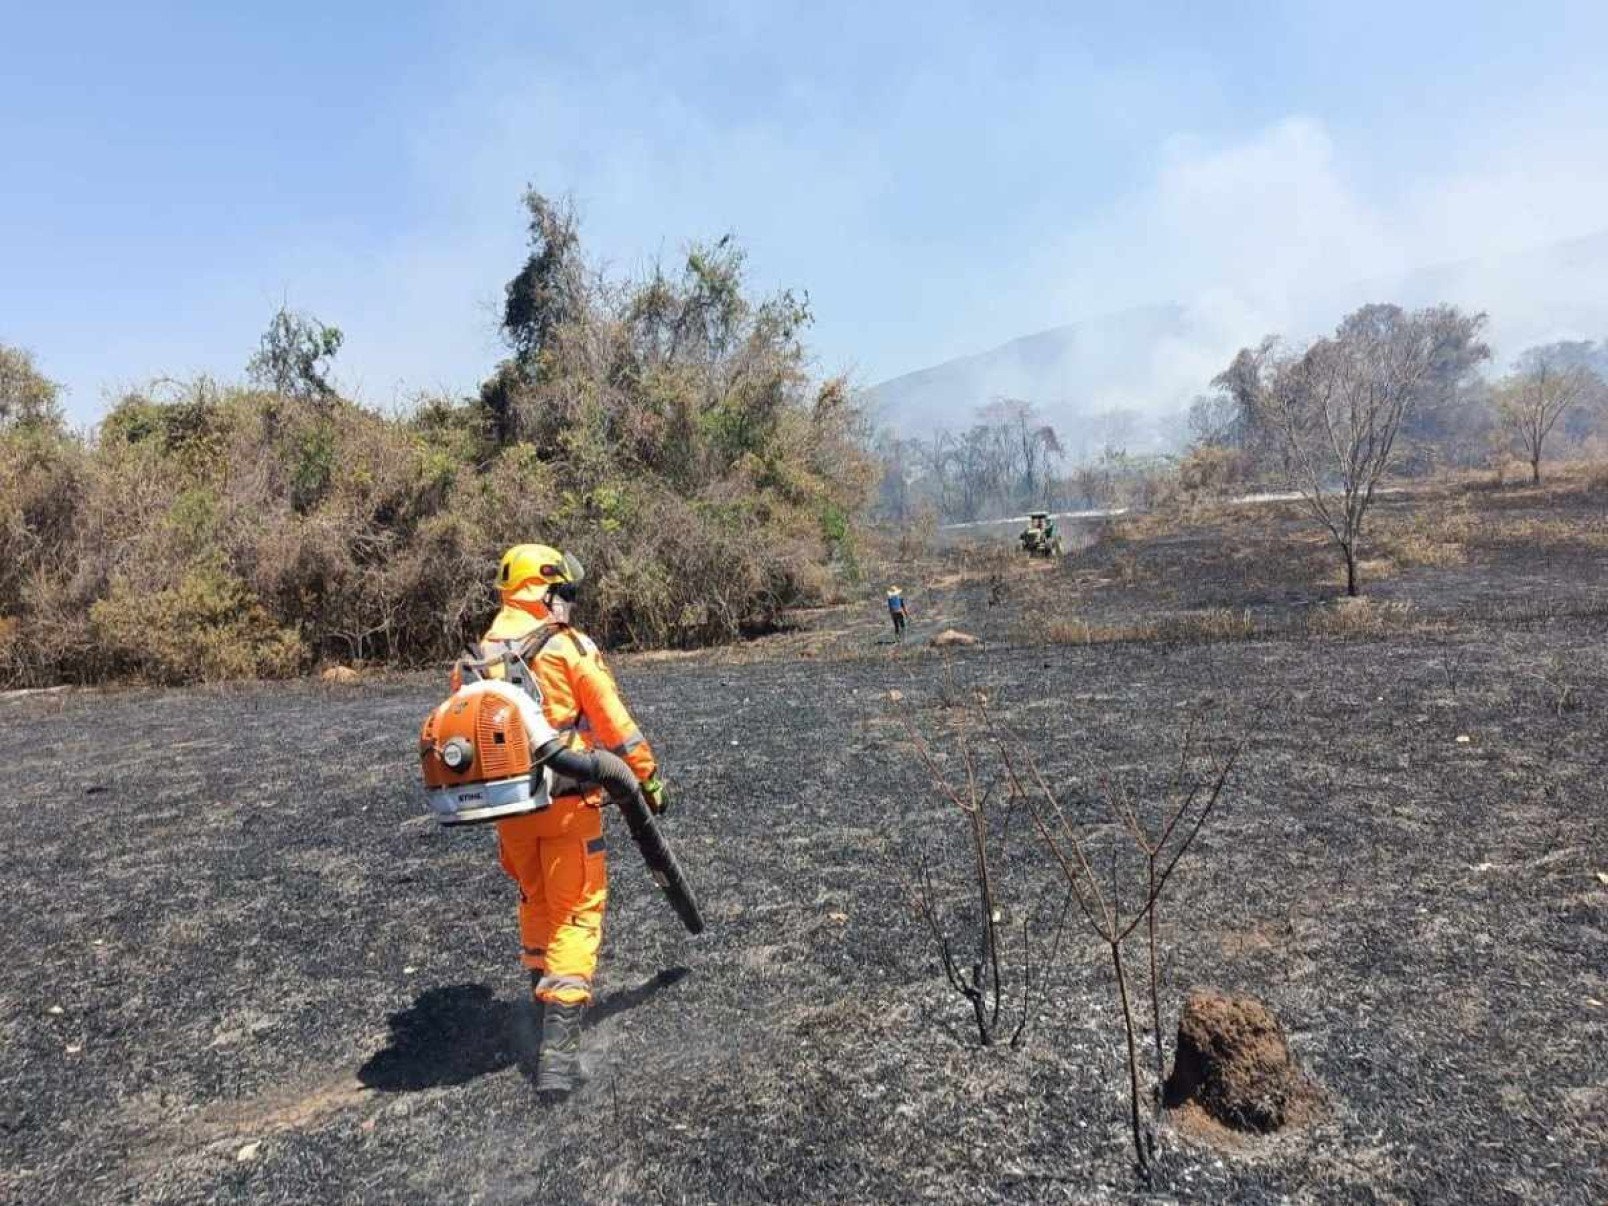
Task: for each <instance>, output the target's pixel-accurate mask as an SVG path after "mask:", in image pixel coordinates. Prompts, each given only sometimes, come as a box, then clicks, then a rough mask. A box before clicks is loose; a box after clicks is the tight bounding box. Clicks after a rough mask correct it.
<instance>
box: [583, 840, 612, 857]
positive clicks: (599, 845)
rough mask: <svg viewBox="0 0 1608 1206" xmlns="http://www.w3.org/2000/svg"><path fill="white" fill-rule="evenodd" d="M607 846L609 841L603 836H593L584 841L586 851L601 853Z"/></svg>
mask: <svg viewBox="0 0 1608 1206" xmlns="http://www.w3.org/2000/svg"><path fill="white" fill-rule="evenodd" d="M608 848H609V841H608V839H607V838H605V837H595V838H593V839H592V840H591V841H589V842H587V843H586V853H588V854H602V853H603V852H604V851H605V850H607V849H608Z"/></svg>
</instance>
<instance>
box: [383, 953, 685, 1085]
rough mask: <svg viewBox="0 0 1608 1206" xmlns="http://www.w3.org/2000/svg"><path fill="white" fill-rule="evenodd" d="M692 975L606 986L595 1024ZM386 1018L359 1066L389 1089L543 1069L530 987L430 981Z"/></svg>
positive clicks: (678, 972)
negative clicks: (386, 1033)
mask: <svg viewBox="0 0 1608 1206" xmlns="http://www.w3.org/2000/svg"><path fill="white" fill-rule="evenodd" d="M686 975H687V969H686V968H685V967H672V968H669V969H667V970H665V971H662V972H659V973H658V974H657V975H655V976H653V977H652V978H651V979H648V980H645V981H643V982H642V983H641V984H638V985H636V986H635V987H634V988H622V989H618V990H616V991H615V992H611V993H606V994H605V995H603V996H602V997H601V998H600V999H599V1000H598V1002H597V1003H596V1005H594V1006H593V1008H592V1009H591V1010H590V1011H589V1012H588V1016H587V1025H588V1027H591V1026H596V1025H598V1024H599V1023H601V1022H605V1021H607V1020H608V1019H609V1018H611V1017H613V1016H614V1015H616V1014H619V1013H624V1012H626V1011H627V1010H631V1009H635V1008H636V1007H637V1006H638V1005H641V1004H643V1003H644V1002H646V1001H647V1000H649V999H650V998H651V997H653V995H654V994H655V993H658V992H659V991H661V990H662V989H665V988H669V987H670V986H671V985H673V984H675V983H676V982H677V981H679V980H681V979H682V978H683V977H684V976H686ZM386 1021H387V1024H388V1025H389V1026H390V1028H391V1037H390V1041H389V1042H387V1043H386V1045H385V1046H384V1047H382V1048H381V1049H380V1050H379V1051H376V1052H375V1053H374V1054H373V1055H371V1056H370V1057H369V1058H368V1060H367V1061H366V1062H365V1063H364V1064H363V1066H362V1067H361V1068H359V1069H358V1070H357V1079H358V1080H359V1081H360V1082H361V1083H362V1084H364V1085H367V1086H368V1087H369V1088H371V1089H377V1090H379V1091H380V1092H382V1093H416V1092H418V1091H419V1090H421V1089H438V1088H445V1087H448V1086H451V1085H461V1084H466V1083H468V1082H469V1081H471V1080H475V1079H476V1078H478V1077H481V1076H488V1075H490V1074H491V1073H493V1072H501V1071H502V1070H503V1069H504V1068H507V1067H510V1066H512V1065H515V1064H517V1065H518V1066H519V1068H520V1070H521V1071H522V1072H524V1073H525V1074H526V1075H527V1076H534V1074H535V1067H536V1053H537V1049H538V1048H539V1046H540V1044H541V1035H540V1026H539V1023H538V1022H537V1018H536V1009H535V1006H534V1005H533V1004H532V1002H531V1001H530V999H529V998H528V997H526V996H524V995H521V996H520V997H519V998H518V999H516V1000H513V1001H507V1000H498V999H497V997H496V996H495V994H494V993H493V992H492V990H491V988H490V987H489V986H487V985H485V984H449V985H445V986H443V987H440V988H430V989H426V990H425V991H424V992H422V993H420V994H419V996H418V997H417V998H416V999H415V1000H414V1002H413V1004H411V1005H409V1006H408V1007H407V1008H406V1009H403V1010H399V1011H398V1012H396V1013H393V1014H392V1015H391V1016H390V1017H389V1018H387V1019H386Z"/></svg>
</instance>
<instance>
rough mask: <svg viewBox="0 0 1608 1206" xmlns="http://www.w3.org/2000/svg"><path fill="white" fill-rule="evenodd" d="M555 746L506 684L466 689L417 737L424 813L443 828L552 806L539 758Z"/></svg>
mask: <svg viewBox="0 0 1608 1206" xmlns="http://www.w3.org/2000/svg"><path fill="white" fill-rule="evenodd" d="M560 744H562V743H561V742H560V740H559V738H558V735H557V733H556V732H554V730H553V728H552V726H551V725H550V724H548V723H547V720H546V718H545V717H544V716H543V715H542V712H541V708H540V706H539V705H538V704H537V703H536V701H535V700H533V699H532V698H531V697H530V696H529V695H527V694H526V693H525V692H523V691H521V690H519V689H518V688H517V687H513V686H510V685H509V684H507V683H503V682H497V681H481V682H474V683H468V684H466V685H465V686H463V687H461V688H459V689H458V690H457V691H455V692H453V693H452V695H451V696H449V697H448V698H447V699H446V700H444V701H443V702H442V703H441V704H440V705H439V706H438V707H437V708H436V709H435V711H433V712H431V713H430V715H429V717H428V718H427V719H426V720H425V722H424V726H423V728H421V729H420V731H419V765H420V770H421V772H422V773H423V775H424V785H425V788H426V790H427V794H428V797H429V802H430V810H431V811H432V812H433V813H435V815H436V819H437V820H438V821H440V822H441V823H442V824H443V825H473V824H477V823H482V822H486V821H498V820H502V819H503V818H504V817H512V816H520V815H522V814H524V813H530V812H540V811H541V810H542V809H544V808H546V807H547V806H548V805H549V804H550V803H551V802H552V794H551V786H552V785H551V783H550V782H549V775H550V772H548V771H547V769H546V768H545V767H544V766H542V765H541V764H542V762H543V761H545V757H546V756H548V755H550V754H551V752H552V751H553V750H555V749H556V748H558V746H559V745H560Z"/></svg>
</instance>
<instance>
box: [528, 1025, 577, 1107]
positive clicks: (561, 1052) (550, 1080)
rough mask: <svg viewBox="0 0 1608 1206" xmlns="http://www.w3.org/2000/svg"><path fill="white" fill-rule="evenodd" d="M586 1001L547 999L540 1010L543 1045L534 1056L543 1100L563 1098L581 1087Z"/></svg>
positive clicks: (537, 1083) (538, 1087) (550, 1100)
mask: <svg viewBox="0 0 1608 1206" xmlns="http://www.w3.org/2000/svg"><path fill="white" fill-rule="evenodd" d="M585 1012H586V1006H585V1005H562V1004H559V1003H558V1002H557V1001H549V1002H547V1006H546V1008H545V1009H544V1010H543V1012H542V1049H541V1053H540V1054H539V1055H538V1056H537V1058H536V1092H537V1094H538V1095H539V1096H540V1097H541V1099H542V1100H543V1101H547V1102H559V1101H563V1100H564V1099H565V1098H566V1097H568V1096H569V1095H570V1094H571V1093H573V1092H574V1091H575V1090H576V1089H578V1088H580V1087H581V1015H582V1014H584V1013H585Z"/></svg>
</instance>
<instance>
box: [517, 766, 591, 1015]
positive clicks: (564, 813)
mask: <svg viewBox="0 0 1608 1206" xmlns="http://www.w3.org/2000/svg"><path fill="white" fill-rule="evenodd" d="M597 800H598V797H597V796H596V795H594V796H592V797H591V798H590V799H588V800H582V799H580V798H578V797H560V798H559V799H557V800H554V801H553V803H552V805H551V806H550V807H549V808H548V809H546V810H545V811H543V812H538V813H531V814H530V815H528V816H522V817H513V818H511V819H509V820H506V821H501V822H499V823H498V825H497V845H498V849H499V853H500V856H501V860H502V866H503V870H504V871H506V872H508V874H509V876H510V877H511V878H512V879H513V881H514V883H516V884H517V885H518V886H519V941H520V947H521V959H522V961H523V962H524V964H525V966H526V967H528V968H530V969H531V970H532V971H534V972H536V973H537V974H538V976H539V977H540V978H539V979H538V980H537V982H536V996H537V997H538V998H540V999H541V1000H543V1001H553V1002H556V1003H560V1004H585V1003H586V1002H588V1001H590V1000H591V999H592V977H593V975H594V974H595V973H596V971H597V951H598V946H599V944H600V943H601V942H602V940H603V907H604V905H605V904H607V903H608V897H609V882H608V867H607V862H606V860H605V856H604V842H603V817H602V814H601V813H600V812H599V811H598V807H597Z"/></svg>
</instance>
